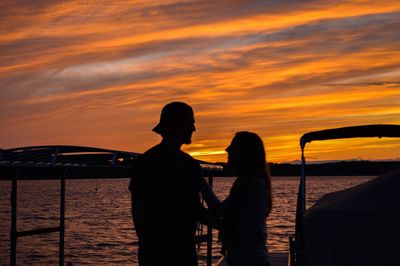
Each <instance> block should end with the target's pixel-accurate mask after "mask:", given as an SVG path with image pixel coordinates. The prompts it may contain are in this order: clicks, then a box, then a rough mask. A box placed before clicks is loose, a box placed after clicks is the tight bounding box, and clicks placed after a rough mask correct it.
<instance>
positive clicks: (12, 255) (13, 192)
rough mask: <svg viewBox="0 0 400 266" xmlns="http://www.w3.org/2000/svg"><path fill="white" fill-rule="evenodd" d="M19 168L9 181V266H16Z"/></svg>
mask: <svg viewBox="0 0 400 266" xmlns="http://www.w3.org/2000/svg"><path fill="white" fill-rule="evenodd" d="M18 176H19V168H17V171H16V173H15V176H14V177H13V179H12V181H11V231H10V240H11V244H10V265H11V266H15V265H16V264H17V188H18V187H17V180H18Z"/></svg>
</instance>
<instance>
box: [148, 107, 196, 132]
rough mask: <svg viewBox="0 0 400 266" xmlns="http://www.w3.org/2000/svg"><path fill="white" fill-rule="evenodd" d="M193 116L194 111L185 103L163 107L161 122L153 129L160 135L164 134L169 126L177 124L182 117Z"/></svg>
mask: <svg viewBox="0 0 400 266" xmlns="http://www.w3.org/2000/svg"><path fill="white" fill-rule="evenodd" d="M186 114H191V115H193V109H192V107H190V106H189V105H188V104H186V103H183V102H172V103H169V104H167V105H165V106H164V107H163V109H162V110H161V115H160V122H159V123H158V124H157V125H156V126H155V127H154V128H153V131H154V132H156V133H158V134H163V133H164V131H165V128H166V126H167V125H170V124H173V123H176V122H177V121H178V120H179V118H180V117H182V116H184V115H186Z"/></svg>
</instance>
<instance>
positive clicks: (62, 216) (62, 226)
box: [58, 168, 67, 266]
mask: <svg viewBox="0 0 400 266" xmlns="http://www.w3.org/2000/svg"><path fill="white" fill-rule="evenodd" d="M66 176H67V168H65V169H64V173H63V174H62V175H61V180H60V185H61V189H60V242H59V245H60V246H59V249H60V250H59V258H58V261H59V265H60V266H63V265H64V230H65V179H66Z"/></svg>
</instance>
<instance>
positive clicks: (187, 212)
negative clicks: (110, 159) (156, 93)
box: [129, 102, 204, 266]
mask: <svg viewBox="0 0 400 266" xmlns="http://www.w3.org/2000/svg"><path fill="white" fill-rule="evenodd" d="M194 123H195V120H194V114H193V110H192V108H191V107H190V106H189V105H187V104H185V103H182V102H172V103H169V104H167V105H166V106H164V108H163V109H162V111H161V117H160V122H159V123H158V125H157V126H156V127H155V128H154V129H153V131H154V132H156V133H158V134H160V135H161V136H162V141H161V143H160V144H158V145H156V146H154V147H152V148H151V149H150V150H148V151H146V152H145V153H144V154H143V155H141V156H140V157H139V159H138V160H137V161H136V164H135V168H134V174H133V177H132V180H131V183H130V186H129V188H130V190H131V193H132V194H131V195H132V217H133V221H134V225H135V230H136V233H137V236H138V238H139V264H140V265H141V266H161V265H171V266H172V265H173V266H179V265H182V266H192V265H197V254H196V248H195V247H196V246H195V233H196V221H197V220H198V218H199V213H200V212H202V211H204V210H201V204H200V199H199V192H200V187H199V183H200V182H201V180H202V179H201V169H200V166H199V164H198V162H197V161H195V160H194V159H193V158H192V157H191V156H190V155H189V154H187V153H185V152H183V151H182V150H181V146H182V145H183V144H190V143H191V138H192V133H193V132H194V131H195V130H196V128H195V126H194ZM203 181H204V180H203Z"/></svg>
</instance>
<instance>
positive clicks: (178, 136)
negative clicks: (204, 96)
mask: <svg viewBox="0 0 400 266" xmlns="http://www.w3.org/2000/svg"><path fill="white" fill-rule="evenodd" d="M194 123H195V120H194V114H193V109H192V107H190V106H189V105H187V104H186V103H183V102H172V103H169V104H167V105H165V106H164V108H163V109H162V111H161V116H160V122H159V123H158V124H157V125H156V126H155V127H154V128H153V131H154V132H156V133H158V134H160V135H161V136H162V137H163V138H168V139H173V140H175V141H178V142H181V143H184V144H190V143H191V142H192V133H193V132H194V131H196V127H195V126H194Z"/></svg>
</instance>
